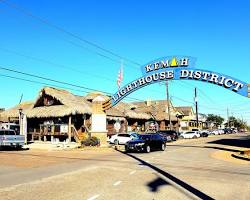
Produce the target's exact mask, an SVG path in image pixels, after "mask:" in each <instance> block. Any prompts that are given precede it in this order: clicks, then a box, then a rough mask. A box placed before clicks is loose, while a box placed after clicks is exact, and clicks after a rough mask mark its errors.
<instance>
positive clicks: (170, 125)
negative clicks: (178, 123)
mask: <svg viewBox="0 0 250 200" xmlns="http://www.w3.org/2000/svg"><path fill="white" fill-rule="evenodd" d="M166 92H167V101H168V105H167V106H168V120H169V128H170V130H172V123H171V113H170V102H169V91H168V81H166Z"/></svg>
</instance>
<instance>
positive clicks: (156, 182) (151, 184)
mask: <svg viewBox="0 0 250 200" xmlns="http://www.w3.org/2000/svg"><path fill="white" fill-rule="evenodd" d="M164 185H170V183H168V182H167V181H165V180H164V179H162V178H160V177H158V178H156V179H155V180H153V181H151V182H149V183H148V184H147V186H148V187H149V188H150V191H151V192H157V191H158V189H159V187H161V186H164Z"/></svg>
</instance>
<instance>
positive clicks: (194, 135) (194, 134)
mask: <svg viewBox="0 0 250 200" xmlns="http://www.w3.org/2000/svg"><path fill="white" fill-rule="evenodd" d="M199 137H200V134H199V133H197V132H195V131H187V132H184V133H182V134H181V135H180V138H184V139H191V138H199Z"/></svg>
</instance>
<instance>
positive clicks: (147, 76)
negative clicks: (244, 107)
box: [112, 56, 248, 106]
mask: <svg viewBox="0 0 250 200" xmlns="http://www.w3.org/2000/svg"><path fill="white" fill-rule="evenodd" d="M195 61H196V59H195V58H193V57H188V56H171V57H165V58H161V59H158V60H155V61H152V62H150V63H148V64H146V65H144V66H142V67H141V70H142V74H143V76H142V77H140V78H138V79H136V80H134V81H132V82H130V83H129V84H127V85H125V86H124V87H122V88H121V89H120V90H119V91H117V92H116V93H115V94H114V95H113V96H112V105H113V106H114V105H116V104H117V103H118V102H119V101H121V100H122V99H123V98H124V97H126V96H127V95H129V94H130V93H132V92H134V91H135V90H138V89H140V88H142V87H144V86H147V85H150V84H152V83H156V82H159V81H166V80H198V81H203V82H207V83H212V84H215V85H218V86H221V87H224V88H226V89H229V90H231V91H233V92H236V93H237V94H240V95H243V96H246V97H247V96H248V86H247V83H245V82H243V81H240V80H238V79H235V78H232V77H230V76H227V75H224V74H221V73H216V72H212V71H208V70H203V69H196V68H194V65H195Z"/></svg>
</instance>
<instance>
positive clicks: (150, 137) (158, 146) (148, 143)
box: [125, 133, 166, 153]
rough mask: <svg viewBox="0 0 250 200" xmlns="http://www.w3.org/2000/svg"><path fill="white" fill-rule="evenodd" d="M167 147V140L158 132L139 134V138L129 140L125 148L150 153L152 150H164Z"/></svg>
mask: <svg viewBox="0 0 250 200" xmlns="http://www.w3.org/2000/svg"><path fill="white" fill-rule="evenodd" d="M165 148H166V141H165V140H164V139H163V138H162V137H161V136H160V135H159V134H157V133H152V134H143V135H138V138H137V139H134V140H131V141H128V142H127V143H126V144H125V150H126V152H128V151H142V152H147V153H149V152H150V151H151V150H162V151H164V150H165Z"/></svg>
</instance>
